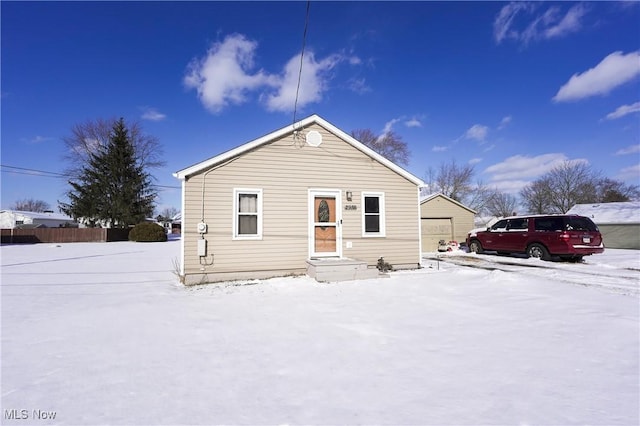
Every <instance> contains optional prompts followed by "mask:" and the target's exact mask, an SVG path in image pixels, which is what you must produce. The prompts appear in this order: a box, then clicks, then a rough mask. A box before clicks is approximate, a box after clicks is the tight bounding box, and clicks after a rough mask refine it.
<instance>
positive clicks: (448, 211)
mask: <svg viewBox="0 0 640 426" xmlns="http://www.w3.org/2000/svg"><path fill="white" fill-rule="evenodd" d="M475 215H476V211H475V210H472V209H470V208H469V207H467V206H465V205H463V204H461V203H459V202H458V201H456V200H454V199H452V198H450V197H447V196H446V195H444V194H440V193H435V194H431V195H427V196H425V197H423V198H422V199H421V200H420V233H421V236H422V251H423V252H434V251H437V250H438V242H439V241H440V240H444V241H446V242H448V241H457V242H459V243H462V242H464V241H465V239H466V237H467V232H469V231H470V230H472V229H473V228H475V225H474V218H475Z"/></svg>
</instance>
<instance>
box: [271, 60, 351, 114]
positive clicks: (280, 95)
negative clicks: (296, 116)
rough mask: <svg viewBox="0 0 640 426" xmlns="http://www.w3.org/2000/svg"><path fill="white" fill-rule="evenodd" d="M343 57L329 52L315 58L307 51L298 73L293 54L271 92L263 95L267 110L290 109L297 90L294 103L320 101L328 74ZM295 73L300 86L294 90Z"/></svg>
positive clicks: (299, 104) (325, 88) (300, 104)
mask: <svg viewBox="0 0 640 426" xmlns="http://www.w3.org/2000/svg"><path fill="white" fill-rule="evenodd" d="M343 60H344V57H342V56H340V55H331V56H328V57H327V58H325V59H322V60H320V61H316V59H315V56H314V54H313V52H307V53H306V54H305V55H304V57H303V64H302V74H300V55H299V54H298V55H296V56H294V57H293V58H291V59H290V60H289V62H287V64H286V66H285V68H284V73H283V76H282V77H280V78H278V79H274V82H276V84H275V85H276V91H275V93H272V94H269V95H267V96H266V105H267V109H269V110H270V111H284V112H287V111H293V109H294V105H295V103H296V91H297V92H298V100H297V106H298V107H303V106H305V105H307V104H310V103H313V102H318V101H320V100H322V95H323V93H324V92H325V91H326V90H327V87H328V81H329V78H330V76H329V74H328V72H329V71H331V70H332V69H333V68H334V67H335V66H336V65H337V64H338V63H340V62H341V61H343ZM298 76H300V89H299V90H298Z"/></svg>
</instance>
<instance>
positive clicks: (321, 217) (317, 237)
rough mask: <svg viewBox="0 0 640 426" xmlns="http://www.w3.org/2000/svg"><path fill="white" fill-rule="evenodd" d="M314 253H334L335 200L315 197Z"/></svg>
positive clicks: (335, 230) (335, 246) (335, 234)
mask: <svg viewBox="0 0 640 426" xmlns="http://www.w3.org/2000/svg"><path fill="white" fill-rule="evenodd" d="M314 207H315V208H314V221H315V224H314V251H315V252H316V253H335V252H336V251H337V244H336V236H337V229H336V199H335V197H315V199H314Z"/></svg>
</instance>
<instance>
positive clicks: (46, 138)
mask: <svg viewBox="0 0 640 426" xmlns="http://www.w3.org/2000/svg"><path fill="white" fill-rule="evenodd" d="M50 140H53V138H51V137H49V136H40V135H38V136H35V137H33V138H31V139H29V140H28V141H27V143H28V144H39V143H44V142H47V141H50Z"/></svg>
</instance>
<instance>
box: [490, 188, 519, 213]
mask: <svg viewBox="0 0 640 426" xmlns="http://www.w3.org/2000/svg"><path fill="white" fill-rule="evenodd" d="M517 205H518V199H517V198H516V197H515V196H513V195H511V194H507V193H504V192H499V191H495V193H494V194H493V196H492V197H491V198H490V199H489V201H488V202H487V210H488V211H489V213H491V214H492V215H493V216H497V217H505V216H511V215H512V214H514V213H515V211H516V206H517Z"/></svg>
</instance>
